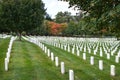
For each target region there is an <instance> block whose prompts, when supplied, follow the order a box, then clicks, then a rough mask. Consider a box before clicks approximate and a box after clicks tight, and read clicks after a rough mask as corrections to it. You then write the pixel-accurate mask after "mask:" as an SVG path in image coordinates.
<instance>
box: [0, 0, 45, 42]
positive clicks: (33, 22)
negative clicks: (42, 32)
mask: <svg viewBox="0 0 120 80" xmlns="http://www.w3.org/2000/svg"><path fill="white" fill-rule="evenodd" d="M0 6H1V10H0V11H1V12H0V18H1V23H2V26H3V27H5V28H7V29H9V30H10V31H12V32H16V33H18V35H19V39H20V40H21V33H22V32H23V31H25V32H27V33H31V32H32V31H33V30H35V29H36V28H39V27H40V26H41V24H42V23H43V20H44V15H45V9H44V4H43V2H42V1H41V0H1V1H0Z"/></svg>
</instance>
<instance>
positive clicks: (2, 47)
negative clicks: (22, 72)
mask: <svg viewBox="0 0 120 80" xmlns="http://www.w3.org/2000/svg"><path fill="white" fill-rule="evenodd" d="M9 41H10V38H7V39H1V38H0V79H1V74H2V73H3V72H4V59H5V57H6V53H7V48H8V45H9Z"/></svg>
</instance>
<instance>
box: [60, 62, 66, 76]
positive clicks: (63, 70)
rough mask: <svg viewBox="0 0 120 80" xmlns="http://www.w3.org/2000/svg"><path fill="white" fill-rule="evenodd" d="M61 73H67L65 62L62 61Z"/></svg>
mask: <svg viewBox="0 0 120 80" xmlns="http://www.w3.org/2000/svg"><path fill="white" fill-rule="evenodd" d="M61 73H62V74H64V73H65V65H64V62H61Z"/></svg>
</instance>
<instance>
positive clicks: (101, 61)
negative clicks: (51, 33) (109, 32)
mask: <svg viewBox="0 0 120 80" xmlns="http://www.w3.org/2000/svg"><path fill="white" fill-rule="evenodd" d="M52 41H54V40H52ZM44 42H46V41H44ZM52 43H53V42H52ZM57 45H58V44H57ZM57 45H56V43H55V44H53V46H55V47H59V48H60V44H59V45H58V46H57ZM117 46H118V45H117ZM97 47H98V46H97ZM104 48H105V47H104ZM61 49H64V50H67V49H66V45H65V47H64V48H61ZM97 50H98V48H96V51H97ZM105 50H106V49H105ZM68 52H70V48H69V46H68ZM106 52H107V51H106ZM72 53H73V54H74V53H75V51H74V48H72ZM94 54H95V55H96V53H94ZM77 55H78V56H79V50H78V49H77ZM102 55H103V52H102V49H101V48H100V56H101V57H102ZM106 55H107V59H110V54H106ZM118 55H119V53H118ZM119 58H120V57H119V56H116V58H115V61H116V63H119ZM83 59H84V60H86V53H83ZM90 63H91V65H93V64H94V57H93V56H92V57H91V58H90ZM99 69H100V70H103V60H99ZM110 75H112V76H115V66H114V65H110Z"/></svg>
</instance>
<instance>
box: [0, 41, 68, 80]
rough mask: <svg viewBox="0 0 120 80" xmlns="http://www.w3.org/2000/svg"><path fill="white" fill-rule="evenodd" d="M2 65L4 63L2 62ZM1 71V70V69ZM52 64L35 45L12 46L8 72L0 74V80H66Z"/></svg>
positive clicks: (17, 44)
mask: <svg viewBox="0 0 120 80" xmlns="http://www.w3.org/2000/svg"><path fill="white" fill-rule="evenodd" d="M2 63H4V62H2ZM2 69H3V68H2ZM67 78H68V76H63V75H61V73H60V69H59V68H57V67H55V64H54V62H52V61H50V59H49V58H48V57H47V56H46V55H45V54H44V52H43V51H42V50H41V49H40V48H39V47H38V46H36V45H34V44H32V43H29V42H26V41H22V42H20V41H15V42H14V44H13V48H12V52H11V58H10V63H9V70H8V72H5V71H4V70H2V73H0V80H67Z"/></svg>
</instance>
